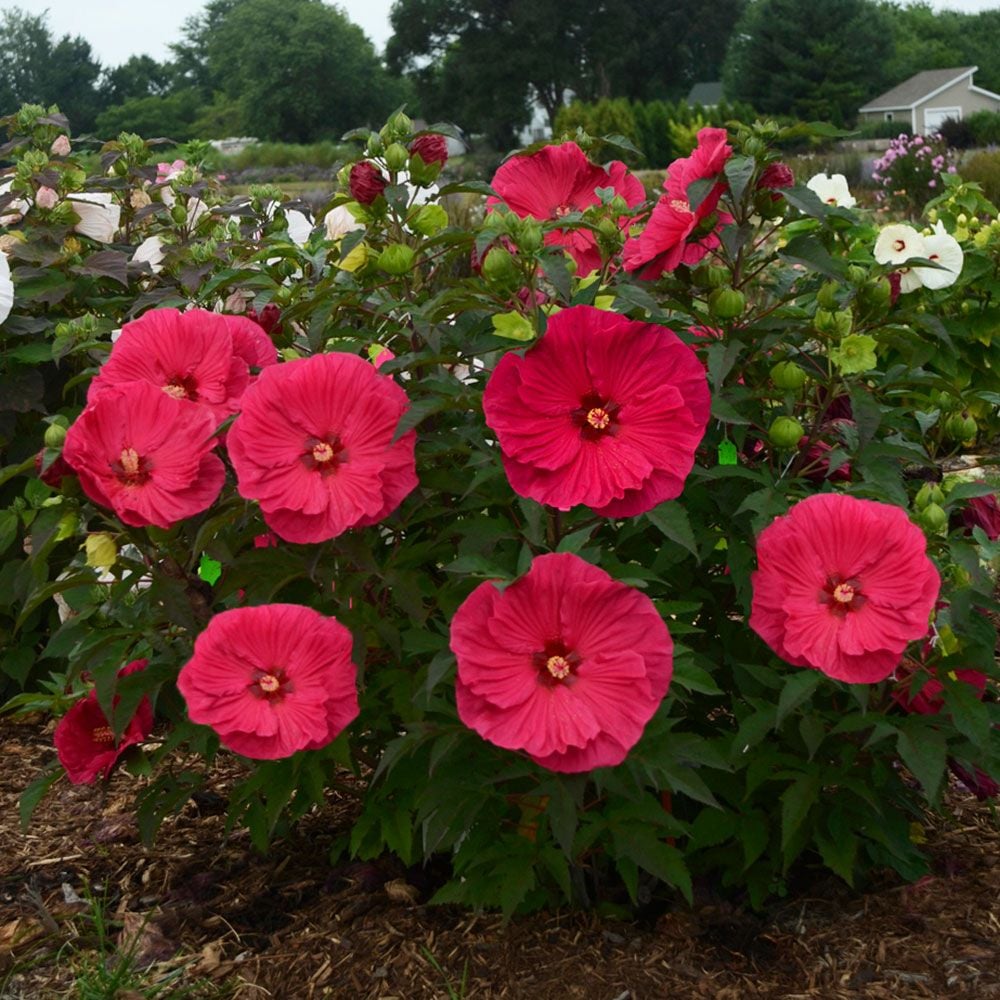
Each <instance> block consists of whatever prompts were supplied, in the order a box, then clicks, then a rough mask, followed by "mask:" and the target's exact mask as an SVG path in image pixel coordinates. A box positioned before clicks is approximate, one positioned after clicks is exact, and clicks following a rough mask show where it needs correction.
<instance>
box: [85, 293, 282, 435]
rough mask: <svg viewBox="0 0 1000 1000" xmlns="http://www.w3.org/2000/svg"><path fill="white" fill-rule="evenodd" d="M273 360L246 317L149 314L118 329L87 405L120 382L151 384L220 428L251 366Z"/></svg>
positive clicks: (265, 341)
mask: <svg viewBox="0 0 1000 1000" xmlns="http://www.w3.org/2000/svg"><path fill="white" fill-rule="evenodd" d="M276 361H277V351H276V350H275V348H274V345H273V344H271V342H270V340H269V338H268V337H267V335H266V334H265V333H264V331H263V330H261V329H260V327H259V326H258V325H257V324H256V323H254V322H252V321H251V320H249V319H246V318H245V317H242V316H223V315H220V314H219V313H212V312H207V311H206V310H204V309H191V310H189V311H188V312H185V313H182V312H178V311H177V310H176V309H152V310H150V311H149V312H147V313H145V314H144V315H143V316H141V317H140V318H139V319H137V320H133V321H132V322H131V323H126V324H125V325H124V326H123V327H122V334H121V336H120V337H119V338H118V340H117V341H116V342H115V345H114V347H113V348H112V350H111V354H110V355H109V357H108V359H107V361H105V362H104V364H103V365H102V366H101V370H100V371H99V372H98V374H97V377H96V378H95V379H94V381H93V382H91V384H90V390H89V392H88V394H87V401H88V402H93V401H94V400H95V399H96V398H97V397H98V396H100V395H101V394H102V393H104V392H106V391H107V390H108V389H109V388H110V387H112V386H116V385H120V384H121V383H123V382H136V381H142V382H149V383H150V384H151V385H154V386H156V387H157V388H158V389H162V390H163V392H165V393H166V394H167V395H168V396H173V397H174V398H175V399H187V400H190V401H191V402H193V403H197V404H198V405H199V406H203V407H206V408H207V409H208V410H209V411H211V413H212V415H213V416H214V417H215V421H216V423H221V422H222V421H223V420H225V419H226V417H228V416H230V415H231V414H233V413H235V412H236V411H237V410H238V409H239V405H240V397H241V396H242V395H243V393H244V391H245V390H246V388H247V386H248V385H249V384H250V368H251V366H252V367H255V368H259V367H263V366H266V365H272V364H274V363H275V362H276Z"/></svg>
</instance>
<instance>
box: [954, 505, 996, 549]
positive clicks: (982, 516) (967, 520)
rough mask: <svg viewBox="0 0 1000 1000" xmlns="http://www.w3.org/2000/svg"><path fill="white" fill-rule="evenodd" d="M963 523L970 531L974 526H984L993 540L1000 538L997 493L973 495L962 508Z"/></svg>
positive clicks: (987, 534) (988, 536) (987, 535)
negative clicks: (981, 495)
mask: <svg viewBox="0 0 1000 1000" xmlns="http://www.w3.org/2000/svg"><path fill="white" fill-rule="evenodd" d="M962 524H963V525H964V527H965V528H966V530H967V531H969V532H970V533H971V531H972V529H973V528H982V529H983V531H984V532H986V537H987V538H989V539H990V540H991V541H996V539H997V538H1000V504H998V503H997V498H996V494H995V493H990V494H988V495H987V496H983V497H972V498H971V499H970V500H969V503H968V505H967V506H966V507H965V508H964V509H963V510H962Z"/></svg>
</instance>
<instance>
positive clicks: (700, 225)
mask: <svg viewBox="0 0 1000 1000" xmlns="http://www.w3.org/2000/svg"><path fill="white" fill-rule="evenodd" d="M732 152H733V150H732V147H731V146H730V145H729V144H728V143H727V142H726V130H725V129H721V128H703V129H702V130H701V131H700V132H699V133H698V145H697V146H696V147H695V150H694V152H692V154H691V155H690V156H687V157H684V158H683V159H680V160H674V162H673V163H671V164H670V166H669V167H668V168H667V179H666V180H665V181H664V184H663V186H664V188H665V189H666V193H665V194H663V195H662V196H661V197H660V200H659V201H658V202H657V203H656V206H655V207H654V208H653V211H652V214H651V215H650V217H649V221H648V222H647V223H646V228H645V229H644V230H643V231H642V233H640V234H639V236H637V237H632V238H631V239H629V240H628V242H626V244H625V250H624V259H625V270H627V271H636V272H638V274H639V277H640V278H646V279H650V280H651V279H654V278H658V277H659V276H660V275H661V274H665V273H666V272H667V271H673V270H675V269H676V268H677V267H678V266H679V265H681V264H697V263H698V261H700V260H701V259H702V258H703V257H704V256H705V255H706V254H707V253H709V251H711V250H713V249H715V247H717V246H718V245H719V237H718V235H717V233H718V231H719V230H720V229H721V228H722V227H723V226H725V225H728V224H729V223H731V222H732V221H733V220H732V216H731V215H729V214H728V213H726V212H721V211H718V205H719V198H720V197H721V196H722V193H723V191H725V189H726V185H725V182H724V181H719V182H718V183H716V184H715V185H713V187H712V188H711V189H710V190H709V191H708V193H707V194H706V195H705V197H704V198H702V199H701V201H700V202H699V203H698V205H697V207H696V208H692V207H691V200H690V199H691V191H690V190H689V189H690V187H691V185H692V184H694V183H696V182H697V181H703V180H710V179H712V178H715V177H718V176H719V174H720V173H721V172H722V169H723V167H724V166H725V164H726V160H728V159H729V157H730V155H732Z"/></svg>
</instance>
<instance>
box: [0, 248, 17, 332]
mask: <svg viewBox="0 0 1000 1000" xmlns="http://www.w3.org/2000/svg"><path fill="white" fill-rule="evenodd" d="M13 305H14V282H13V281H11V279H10V264H8V263H7V255H6V254H5V253H0V323H3V322H4V321H5V320H6V319H7V317H8V316H9V315H10V310H11V308H12V307H13Z"/></svg>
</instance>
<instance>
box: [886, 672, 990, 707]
mask: <svg viewBox="0 0 1000 1000" xmlns="http://www.w3.org/2000/svg"><path fill="white" fill-rule="evenodd" d="M913 663H914V661H911V660H907V661H906V664H907V666H906V668H905V669H902V670H900V671H899V672H898V673H897V676H896V680H897V681H898V686H897V687H896V689H895V690H894V691H893V692H892V697H893V700H894V701H895V702H896V703H897V704H898V705H899V706H900V707H901V708H903V709H905V710H906V711H907V712H914V713H916V714H917V715H938V714H939V713H940V712H941V710H942V709H943V708H944V685H943V684H942V683H941V681H939V680H938V679H937V677H936V676H934V671H928V673H929V674H930V676H929V678H928V680H926V681H925V682H924V684H923V686H922V687H921V688H920V690H919V691H918V692H917V693H916V694H914V695H911V694H910V684H911V680H912V678H913V674H914V673H915V672H916V671H915V670H913V669H912V668H911V665H912V664H913ZM950 676H951V678H952V680H956V681H962V682H963V683H965V684H968V685H969V687H971V688H972V689H973V691H974V692H975V694H976V697H977V698H979V699H980V700H981V699H982V697H983V695H984V694H985V693H986V674H984V673H983V672H982V671H981V670H954V671H952V672H951V675H950Z"/></svg>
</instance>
